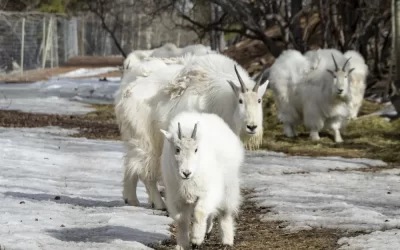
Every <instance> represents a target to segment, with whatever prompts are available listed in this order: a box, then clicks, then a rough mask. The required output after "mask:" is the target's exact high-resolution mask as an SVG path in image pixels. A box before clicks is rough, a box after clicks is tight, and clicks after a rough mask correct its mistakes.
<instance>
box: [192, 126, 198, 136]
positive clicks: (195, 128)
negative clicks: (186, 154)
mask: <svg viewBox="0 0 400 250" xmlns="http://www.w3.org/2000/svg"><path fill="white" fill-rule="evenodd" d="M196 133H197V123H196V124H195V125H194V129H193V132H192V139H196Z"/></svg>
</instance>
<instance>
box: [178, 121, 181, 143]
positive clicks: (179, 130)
mask: <svg viewBox="0 0 400 250" xmlns="http://www.w3.org/2000/svg"><path fill="white" fill-rule="evenodd" d="M178 138H179V140H181V139H182V130H181V123H180V122H178Z"/></svg>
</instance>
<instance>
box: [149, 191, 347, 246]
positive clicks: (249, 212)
mask: <svg viewBox="0 0 400 250" xmlns="http://www.w3.org/2000/svg"><path fill="white" fill-rule="evenodd" d="M251 193H252V190H243V195H244V196H245V197H249V195H251ZM265 210H268V208H258V207H256V205H255V203H254V202H252V201H250V200H249V199H245V201H244V203H243V205H242V207H241V210H240V213H239V216H238V219H237V224H236V236H235V243H234V246H233V247H230V248H229V247H226V248H225V247H224V246H223V245H221V244H220V240H219V232H218V231H219V230H218V222H217V221H215V224H214V227H213V229H212V231H211V235H210V237H209V238H208V239H206V240H205V242H204V243H203V244H202V246H200V249H204V250H208V249H210V250H217V249H218V250H220V249H235V250H267V249H277V250H305V249H315V250H319V249H320V250H330V249H336V248H337V245H336V242H337V240H338V239H339V238H340V237H341V235H340V233H338V232H337V231H335V230H321V229H320V230H310V231H301V232H298V233H288V232H286V231H284V230H282V229H281V228H282V225H283V224H282V223H279V222H260V220H259V218H258V216H259V215H260V214H262V213H265V212H266V211H265ZM171 232H172V233H173V234H175V233H176V227H175V225H171ZM175 245H176V239H175V236H173V237H172V238H171V239H170V240H167V241H165V242H162V243H161V244H158V245H151V247H152V248H154V249H156V250H172V249H175Z"/></svg>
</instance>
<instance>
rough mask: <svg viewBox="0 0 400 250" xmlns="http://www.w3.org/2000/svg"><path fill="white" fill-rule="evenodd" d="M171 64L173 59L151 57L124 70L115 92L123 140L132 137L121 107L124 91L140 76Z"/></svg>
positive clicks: (118, 122) (117, 116)
mask: <svg viewBox="0 0 400 250" xmlns="http://www.w3.org/2000/svg"><path fill="white" fill-rule="evenodd" d="M176 63H178V62H176ZM170 64H173V63H172V62H171V60H169V61H167V60H166V59H161V58H151V57H150V58H145V59H143V61H142V62H141V63H139V64H136V65H134V66H133V67H131V68H128V69H126V70H124V71H123V74H122V76H121V84H120V86H119V89H118V90H117V91H116V92H115V94H114V104H115V106H114V110H115V116H116V121H117V124H118V127H119V130H120V133H121V137H122V140H123V141H125V140H129V139H130V137H129V136H128V135H127V133H128V134H129V131H130V129H129V128H127V127H126V126H124V124H123V119H122V117H121V114H122V111H121V110H120V109H121V97H122V93H123V91H124V90H125V88H127V87H128V86H129V85H130V84H131V83H133V82H135V81H136V79H137V78H138V77H147V76H149V75H150V74H151V73H152V72H154V71H157V70H159V69H162V68H166V67H168V65H170ZM122 115H123V114H122Z"/></svg>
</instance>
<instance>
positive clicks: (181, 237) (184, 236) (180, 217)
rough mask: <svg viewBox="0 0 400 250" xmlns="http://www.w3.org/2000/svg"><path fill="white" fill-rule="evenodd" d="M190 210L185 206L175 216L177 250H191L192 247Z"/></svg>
mask: <svg viewBox="0 0 400 250" xmlns="http://www.w3.org/2000/svg"><path fill="white" fill-rule="evenodd" d="M190 218H191V214H190V210H189V208H187V207H185V208H183V210H182V211H181V212H180V213H178V214H176V215H175V216H174V219H175V221H176V223H177V231H178V232H177V237H176V247H175V249H176V250H189V249H190V237H189V228H190Z"/></svg>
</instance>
